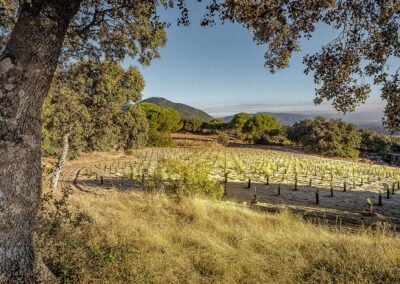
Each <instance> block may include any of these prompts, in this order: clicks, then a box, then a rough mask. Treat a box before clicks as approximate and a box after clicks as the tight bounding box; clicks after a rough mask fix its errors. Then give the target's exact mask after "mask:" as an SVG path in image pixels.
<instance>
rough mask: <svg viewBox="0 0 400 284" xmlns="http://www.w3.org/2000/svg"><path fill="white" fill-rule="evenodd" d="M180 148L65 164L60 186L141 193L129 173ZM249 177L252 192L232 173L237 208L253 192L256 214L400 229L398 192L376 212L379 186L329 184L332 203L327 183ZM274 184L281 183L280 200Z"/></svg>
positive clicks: (208, 139) (210, 141)
mask: <svg viewBox="0 0 400 284" xmlns="http://www.w3.org/2000/svg"><path fill="white" fill-rule="evenodd" d="M174 139H177V140H181V141H182V140H184V139H186V140H187V141H188V144H191V145H192V146H193V145H195V146H194V148H198V147H199V146H201V145H203V147H204V146H210V145H213V146H212V148H210V149H211V150H205V151H210V153H208V152H207V154H203V155H208V156H209V157H211V156H212V154H213V153H214V152H215V151H217V153H224V151H226V148H223V147H221V146H218V145H217V144H216V143H215V141H214V139H215V137H213V136H200V137H197V136H196V135H181V136H179V135H176V136H175V137H174ZM196 139H197V140H196ZM193 141H194V142H193ZM197 143H199V144H197ZM184 147H185V148H186V149H180V148H175V149H168V148H166V149H152V148H150V149H144V150H140V151H138V152H137V153H135V154H134V155H132V156H127V155H125V154H124V153H118V152H112V153H92V154H83V155H82V156H81V157H80V158H79V159H78V160H75V161H71V162H68V163H67V164H66V166H65V168H64V170H63V172H62V175H61V178H60V183H59V186H60V187H65V186H71V187H72V188H74V189H76V190H77V191H79V192H81V193H84V194H95V195H99V194H100V195H102V194H106V193H107V191H110V190H115V189H116V190H120V191H126V190H141V188H142V184H141V175H140V173H139V172H137V176H136V177H135V178H134V179H130V178H129V174H130V172H131V171H132V169H133V170H134V171H135V169H137V168H138V167H139V168H140V167H141V166H140V164H141V163H143V161H149V165H151V164H152V163H154V162H155V161H156V160H157V157H159V156H164V155H170V156H171V157H174V156H176V158H178V159H179V158H180V156H179V155H178V153H180V151H186V152H187V153H190V152H191V151H192V150H191V149H187V148H188V147H189V148H190V146H187V145H184ZM210 147H211V146H210ZM213 149H214V150H213ZM215 149H217V150H215ZM277 150H279V149H277ZM286 150H287V149H284V150H283V151H284V152H285V154H287V151H286ZM229 151H231V150H229ZM234 151H238V152H240V151H242V148H237V149H234ZM243 151H246V153H253V151H255V152H254V154H255V155H257V154H258V153H261V152H259V151H263V150H260V149H251V148H250V149H248V148H246V149H245V150H243ZM235 153H236V152H235ZM293 155H299V154H293ZM210 159H211V158H210ZM150 168H151V166H150ZM96 174H97V176H96ZM213 176H214V178H216V179H217V180H219V181H220V182H221V184H223V182H222V181H223V174H222V173H221V170H220V169H216V170H215V171H214V172H213ZM248 176H250V177H251V179H252V183H251V188H250V189H249V188H247V185H248V177H246V176H244V175H242V174H240V173H236V172H231V173H230V174H229V182H228V184H227V197H226V198H228V199H230V200H235V201H237V202H248V201H250V200H252V199H253V194H254V190H256V194H257V197H258V200H259V204H258V205H257V208H259V209H260V210H266V211H278V210H281V209H283V208H286V209H289V210H291V211H293V212H295V213H300V214H302V215H303V216H305V217H307V216H308V217H310V218H312V217H326V219H327V220H328V221H329V222H330V223H343V224H344V225H346V224H348V225H354V224H367V225H371V224H376V223H377V222H388V223H389V224H391V225H392V226H394V227H397V229H399V228H400V192H399V191H397V192H396V193H395V194H393V195H392V194H391V195H390V199H387V198H386V192H384V193H382V197H383V206H382V207H379V206H377V203H378V191H379V190H380V189H381V186H380V183H379V182H378V181H374V180H373V181H371V183H369V184H367V183H365V184H363V186H360V185H359V184H357V186H356V188H355V189H352V185H351V184H350V183H349V184H348V186H347V191H346V192H343V185H342V184H341V183H339V182H336V183H333V186H334V191H333V197H331V196H330V195H331V193H330V189H329V182H326V181H320V180H318V179H317V178H315V180H314V181H313V186H311V187H310V186H308V181H309V180H308V178H307V177H305V176H302V175H301V174H300V175H299V179H298V184H299V185H298V189H297V190H296V191H295V190H294V183H293V181H285V182H282V183H281V180H280V177H278V176H276V177H271V179H270V184H269V185H268V186H267V185H266V184H265V180H264V178H263V177H259V176H255V175H254V174H253V175H251V174H249V175H248ZM101 177H103V184H101ZM45 180H48V179H45ZM278 183H281V185H280V186H281V190H280V195H279V196H278ZM317 188H318V189H319V190H320V192H319V204H318V205H316V193H315V191H316V189H317ZM368 198H369V199H370V200H371V201H372V202H373V204H374V205H373V212H374V213H373V215H372V216H369V214H367V209H368V204H367V199H368Z"/></svg>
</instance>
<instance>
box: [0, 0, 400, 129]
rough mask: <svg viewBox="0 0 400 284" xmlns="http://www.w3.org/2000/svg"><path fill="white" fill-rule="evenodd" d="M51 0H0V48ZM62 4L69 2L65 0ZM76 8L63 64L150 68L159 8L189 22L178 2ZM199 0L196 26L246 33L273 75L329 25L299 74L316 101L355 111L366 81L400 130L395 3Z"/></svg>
mask: <svg viewBox="0 0 400 284" xmlns="http://www.w3.org/2000/svg"><path fill="white" fill-rule="evenodd" d="M51 2H52V1H43V0H40V1H39V0H29V1H15V0H4V1H2V2H1V3H2V4H1V6H0V7H1V10H0V24H1V26H0V36H1V41H0V48H1V47H2V46H4V45H5V43H6V42H7V38H8V37H9V35H10V32H11V30H12V29H13V27H14V25H15V21H16V18H17V17H18V15H19V11H20V9H21V7H22V6H23V5H30V6H32V7H34V6H40V5H52V4H51ZM64 2H65V3H66V4H64V5H67V3H68V2H69V1H64ZM73 2H76V4H77V5H79V9H78V10H77V12H76V14H75V15H74V17H73V19H72V21H71V22H70V24H69V27H68V29H67V32H66V37H65V42H64V45H63V49H62V56H61V58H62V59H63V60H64V61H65V59H67V60H68V59H72V58H75V59H82V58H90V59H96V60H98V59H99V58H101V57H106V58H113V59H117V60H120V59H123V58H124V57H125V56H126V55H128V56H130V57H134V58H137V59H138V60H139V61H140V62H141V63H142V64H145V65H148V64H149V63H150V61H151V60H152V59H153V58H158V57H159V52H158V48H159V47H161V46H164V45H165V44H166V32H165V29H166V28H167V27H168V23H166V22H163V21H161V20H160V19H159V16H158V13H157V8H158V7H159V6H164V7H165V8H171V7H173V6H174V5H177V6H178V8H179V9H180V10H181V17H179V19H178V23H179V24H184V25H187V24H189V12H190V11H188V9H187V8H186V3H185V1H183V0H178V1H174V0H160V1H145V0H138V1H123V0H112V1H104V0H96V1H87V0H75V1H73ZM202 2H204V3H205V5H206V7H207V10H206V11H207V12H206V14H205V15H204V18H203V20H202V22H201V24H202V25H213V24H216V22H217V21H216V19H217V18H218V19H219V20H220V21H221V22H222V23H224V22H226V21H230V22H237V23H239V24H240V25H242V26H243V27H244V28H246V29H248V30H249V31H250V32H251V33H252V34H253V35H254V36H253V39H254V41H255V42H256V43H257V44H258V45H265V46H266V52H265V66H266V67H267V68H268V69H269V70H270V71H271V72H273V73H274V72H276V71H278V70H280V69H283V68H286V67H288V66H289V62H290V58H291V57H292V55H293V53H294V52H299V51H300V50H301V47H300V41H301V40H302V39H304V38H305V39H310V38H311V37H312V35H313V33H314V32H315V30H316V28H317V27H318V25H319V24H326V25H329V26H331V27H332V28H333V29H334V31H335V34H336V37H335V38H334V39H333V40H332V41H330V42H329V43H327V44H326V45H324V46H322V48H321V49H320V50H319V51H317V52H316V53H315V54H308V55H306V56H305V58H304V63H305V65H306V69H305V72H306V73H307V74H308V73H313V74H314V81H315V83H316V85H317V88H316V98H315V100H314V102H315V103H316V104H320V103H321V102H323V101H324V100H328V101H332V104H333V106H334V107H335V108H336V109H337V110H338V111H340V112H348V111H353V110H354V109H355V107H356V106H358V105H359V104H360V103H364V102H365V100H366V99H367V97H368V95H369V93H370V91H371V88H370V85H369V84H368V83H366V81H365V80H364V79H366V78H371V79H372V80H373V82H374V84H376V85H379V86H381V95H382V99H384V100H385V101H386V102H387V105H386V109H385V115H386V119H385V124H386V125H387V126H388V128H389V129H392V130H399V129H400V106H399V105H400V103H399V102H400V99H399V97H400V87H398V86H399V79H400V78H399V67H396V66H391V65H390V60H391V59H393V58H398V57H399V55H400V41H399V27H400V21H399V17H400V13H399V11H400V3H399V2H398V1H395V0H389V1H386V0H385V1H383V0H379V1H375V0H357V1H354V0H344V1H335V0H329V1H326V0H315V1H309V0H290V1H255V2H254V1H253V2H249V1H244V0H239V1H230V0H225V1H223V0H221V1H218V0H209V1H205V0H203V1H202Z"/></svg>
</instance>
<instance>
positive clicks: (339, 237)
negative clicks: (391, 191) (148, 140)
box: [41, 191, 400, 283]
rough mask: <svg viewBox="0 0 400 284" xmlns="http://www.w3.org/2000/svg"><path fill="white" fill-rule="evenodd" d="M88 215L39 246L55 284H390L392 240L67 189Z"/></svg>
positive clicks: (397, 246)
mask: <svg viewBox="0 0 400 284" xmlns="http://www.w3.org/2000/svg"><path fill="white" fill-rule="evenodd" d="M70 202H71V204H72V208H73V210H79V211H85V212H88V213H89V215H90V216H91V217H92V218H93V219H94V223H93V224H91V225H87V226H83V227H81V228H80V229H79V230H78V229H75V231H73V232H72V231H67V230H72V229H71V228H70V227H68V228H67V227H66V228H65V229H64V230H63V231H61V232H60V233H58V234H57V235H56V236H55V237H54V243H52V245H47V246H45V247H43V248H42V249H41V250H42V253H43V255H44V258H45V261H46V263H47V264H48V265H49V267H50V268H52V269H53V271H55V272H56V273H57V275H58V276H59V277H60V278H61V279H62V280H64V282H81V283H96V282H97V283H133V282H134V283H210V282H215V283H313V282H314V283H316V282H318V283H361V282H362V283H380V282H386V283H399V282H400V240H399V238H398V236H397V237H396V236H393V235H391V234H388V233H385V232H384V231H381V232H372V231H370V230H362V231H360V232H359V233H358V234H346V233H345V232H344V231H341V230H340V229H337V230H336V231H332V230H328V229H327V228H325V227H323V226H316V225H312V224H309V223H306V222H304V221H302V220H300V219H299V218H298V217H295V216H293V215H290V214H288V213H280V214H277V215H270V214H264V213H260V212H256V211H253V210H251V209H248V208H245V207H244V206H242V205H239V204H235V203H232V202H219V201H212V200H208V199H201V198H187V197H177V196H167V195H163V194H149V193H142V192H129V193H120V192H116V191H110V192H107V193H104V194H101V195H100V194H99V195H93V194H84V193H75V194H73V195H72V196H71V197H70Z"/></svg>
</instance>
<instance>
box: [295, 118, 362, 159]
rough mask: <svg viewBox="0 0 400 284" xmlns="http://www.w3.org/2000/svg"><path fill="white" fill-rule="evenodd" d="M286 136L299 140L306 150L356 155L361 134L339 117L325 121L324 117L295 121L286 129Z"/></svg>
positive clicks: (337, 154) (332, 154) (335, 154)
mask: <svg viewBox="0 0 400 284" xmlns="http://www.w3.org/2000/svg"><path fill="white" fill-rule="evenodd" d="M288 137H289V139H291V140H293V141H297V142H300V143H301V144H302V145H303V146H304V150H305V151H306V152H311V153H319V154H323V155H326V156H338V157H358V155H359V154H360V151H359V149H360V145H361V134H360V132H359V131H358V128H357V126H356V125H354V124H348V123H346V122H344V121H342V120H341V119H337V120H336V119H331V120H329V121H326V119H325V118H324V117H317V118H316V119H315V120H303V121H300V122H297V123H295V124H294V125H293V127H291V128H290V129H289V130H288Z"/></svg>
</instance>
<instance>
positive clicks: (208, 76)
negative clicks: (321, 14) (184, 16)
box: [125, 1, 382, 117]
mask: <svg viewBox="0 0 400 284" xmlns="http://www.w3.org/2000/svg"><path fill="white" fill-rule="evenodd" d="M193 2H194V3H192V4H190V5H189V8H190V19H191V25H190V26H189V27H183V26H180V27H178V26H177V25H176V18H177V16H178V15H179V13H178V11H177V10H171V9H169V10H167V11H165V10H164V9H161V10H160V12H161V13H160V14H161V19H163V20H166V21H169V22H171V24H172V25H171V27H170V28H169V29H168V30H167V35H168V42H167V45H166V47H165V48H163V49H161V50H160V51H161V58H160V59H157V60H154V61H153V62H152V64H151V66H150V67H140V70H141V72H142V74H143V76H144V79H145V81H146V88H145V90H144V92H143V98H149V97H164V98H167V99H169V100H171V101H173V102H179V103H184V104H188V105H191V106H194V107H198V108H200V109H203V110H205V111H206V112H208V113H210V114H211V115H213V116H216V117H219V116H225V115H230V114H234V113H237V112H241V111H245V112H258V111H273V112H318V111H320V112H333V109H332V108H331V107H330V105H329V104H327V103H324V104H323V105H321V106H318V107H316V106H314V104H313V102H312V101H313V98H314V88H315V85H314V83H313V78H312V76H310V75H309V76H305V75H304V73H303V70H304V65H303V64H302V58H303V56H304V55H305V54H307V53H313V52H315V51H317V50H318V49H319V48H320V47H321V45H322V43H326V42H328V41H329V40H330V39H332V38H333V36H334V33H333V30H332V29H331V28H329V27H327V26H321V27H319V29H317V32H316V33H315V35H314V37H313V39H312V40H310V41H306V40H305V41H303V42H302V48H303V51H302V52H301V53H298V54H295V55H294V57H293V58H292V60H291V64H290V67H289V68H287V69H285V70H281V71H279V72H277V73H275V74H271V73H269V71H268V70H267V69H266V68H264V52H265V50H266V46H257V45H256V44H255V42H253V41H252V35H251V34H250V33H249V32H248V31H247V30H246V29H244V28H242V27H241V26H240V25H238V24H225V25H218V24H217V25H216V26H214V27H201V26H200V20H201V18H202V15H203V12H204V10H203V9H202V6H203V5H202V4H199V3H197V2H195V1H193ZM125 64H135V62H133V61H130V60H127V61H126V62H125ZM381 109H382V102H381V101H380V98H379V92H378V90H377V89H376V88H373V94H372V95H371V98H370V99H369V102H368V103H367V105H365V106H363V107H361V108H359V111H365V110H368V111H370V110H374V111H375V110H381Z"/></svg>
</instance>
